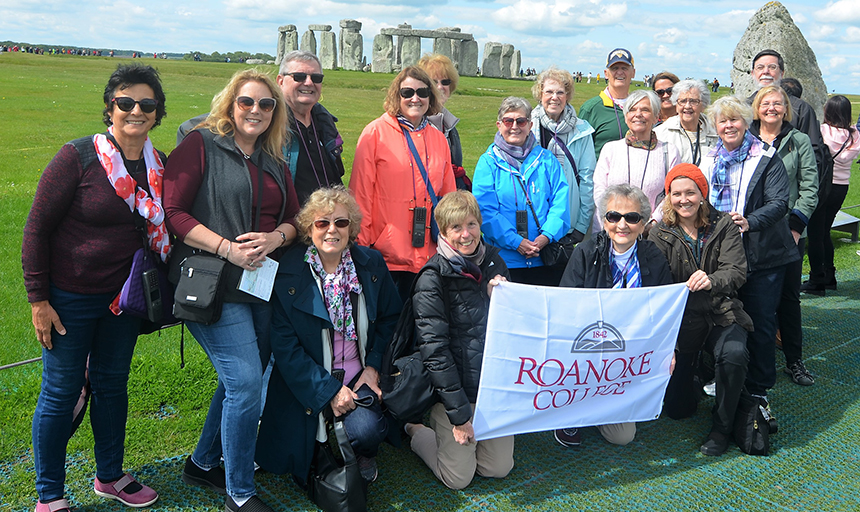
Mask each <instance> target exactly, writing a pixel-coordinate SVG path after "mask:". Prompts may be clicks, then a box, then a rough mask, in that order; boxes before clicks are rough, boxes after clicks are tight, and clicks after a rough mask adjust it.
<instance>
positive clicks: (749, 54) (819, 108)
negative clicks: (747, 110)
mask: <svg viewBox="0 0 860 512" xmlns="http://www.w3.org/2000/svg"><path fill="white" fill-rule="evenodd" d="M768 49H769V50H776V51H778V52H779V54H780V55H782V58H783V59H784V60H785V74H784V76H786V77H793V78H796V79H798V80H799V81H800V83H801V84H802V85H803V99H804V100H805V101H806V102H807V103H809V105H810V106H811V107H812V108H813V109H815V114H816V115H817V116H818V120H819V121H821V120H822V119H824V103H825V102H826V101H827V86H826V85H825V84H824V80H823V79H822V77H821V69H820V68H819V67H818V61H817V60H816V58H815V53H814V52H813V51H812V49H811V48H810V47H809V44H808V43H807V42H806V39H805V38H804V37H803V34H802V33H801V32H800V29H799V28H797V25H795V24H794V20H792V19H791V14H789V13H788V10H787V9H786V8H785V7H783V5H782V4H781V3H779V2H768V3H767V4H765V5H764V7H762V8H761V9H759V11H758V12H757V13H755V14H754V15H753V16H752V18H750V22H749V26H747V30H746V32H744V35H743V36H742V37H741V40H740V41H739V42H738V45H737V46H736V47H735V53H734V58H733V59H732V72H731V78H732V81H733V82H734V83H735V93H736V94H737V95H738V96H739V97H741V98H746V97H748V96H749V95H750V94H752V93H753V92H754V91H755V89H756V86H755V82H754V81H753V78H752V59H753V57H755V55H756V54H757V53H758V52H760V51H762V50H768Z"/></svg>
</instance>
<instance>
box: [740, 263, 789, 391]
mask: <svg viewBox="0 0 860 512" xmlns="http://www.w3.org/2000/svg"><path fill="white" fill-rule="evenodd" d="M785 269H786V265H780V266H778V267H774V268H767V269H762V270H756V271H754V272H750V273H749V274H748V275H747V282H746V283H745V284H744V285H743V286H741V288H740V290H738V298H739V299H741V301H742V302H743V303H744V311H746V312H747V314H748V315H749V316H750V318H752V321H753V326H754V327H755V330H754V331H753V332H751V333H749V335H748V336H747V349H748V350H749V354H750V362H749V371H748V372H747V380H746V386H747V390H748V391H749V392H750V393H752V394H754V395H766V394H767V390H768V389H770V388H772V387H773V385H774V384H775V383H776V344H775V342H774V340H775V339H776V308H777V306H778V305H779V301H780V296H781V292H782V281H783V278H784V277H785Z"/></svg>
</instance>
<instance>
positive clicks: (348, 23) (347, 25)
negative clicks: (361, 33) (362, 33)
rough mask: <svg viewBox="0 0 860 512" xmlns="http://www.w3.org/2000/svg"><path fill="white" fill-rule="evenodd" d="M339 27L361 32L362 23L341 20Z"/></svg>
mask: <svg viewBox="0 0 860 512" xmlns="http://www.w3.org/2000/svg"><path fill="white" fill-rule="evenodd" d="M338 25H339V26H340V28H345V29H349V30H361V22H360V21H358V20H340V22H339V23H338Z"/></svg>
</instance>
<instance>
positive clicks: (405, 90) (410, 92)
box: [400, 87, 430, 100]
mask: <svg viewBox="0 0 860 512" xmlns="http://www.w3.org/2000/svg"><path fill="white" fill-rule="evenodd" d="M416 94H417V95H418V97H419V98H427V97H429V96H430V88H429V87H421V88H419V89H413V88H411V87H401V88H400V97H401V98H403V99H404V100H408V99H409V98H411V97H412V96H414V95H416Z"/></svg>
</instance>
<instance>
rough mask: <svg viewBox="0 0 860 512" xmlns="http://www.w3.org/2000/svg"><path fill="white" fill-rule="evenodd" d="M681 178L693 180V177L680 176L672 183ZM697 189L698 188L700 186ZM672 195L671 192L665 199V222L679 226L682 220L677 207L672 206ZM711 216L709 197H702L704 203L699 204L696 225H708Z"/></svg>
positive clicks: (670, 186)
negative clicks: (679, 217) (676, 209)
mask: <svg viewBox="0 0 860 512" xmlns="http://www.w3.org/2000/svg"><path fill="white" fill-rule="evenodd" d="M680 178H686V179H688V180H690V181H693V180H692V179H690V178H687V177H686V176H678V177H677V178H675V179H674V180H672V183H675V182H676V181H678V180H679V179H680ZM672 183H670V184H669V191H670V192H671V191H672ZM693 183H695V182H693ZM697 187H698V185H697ZM696 190H698V188H697V189H696ZM699 193H700V194H701V193H702V191H701V190H699ZM670 196H671V194H669V196H666V200H665V201H663V222H664V223H665V224H666V225H667V226H669V227H672V228H674V227H677V226H678V225H679V224H680V223H681V220H680V219H678V212H676V211H675V209H674V208H672V200H671V199H669V197H670ZM710 216H711V209H710V208H709V207H708V198H707V197H702V203H701V204H700V205H699V209H698V211H696V227H697V228H702V227H705V226H707V225H708V222H709V221H710Z"/></svg>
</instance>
